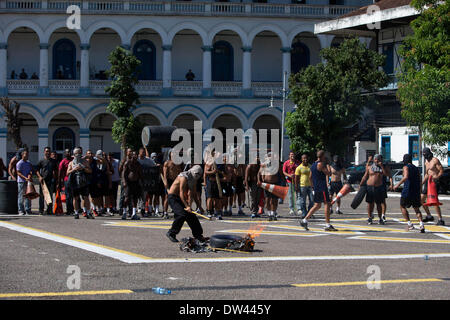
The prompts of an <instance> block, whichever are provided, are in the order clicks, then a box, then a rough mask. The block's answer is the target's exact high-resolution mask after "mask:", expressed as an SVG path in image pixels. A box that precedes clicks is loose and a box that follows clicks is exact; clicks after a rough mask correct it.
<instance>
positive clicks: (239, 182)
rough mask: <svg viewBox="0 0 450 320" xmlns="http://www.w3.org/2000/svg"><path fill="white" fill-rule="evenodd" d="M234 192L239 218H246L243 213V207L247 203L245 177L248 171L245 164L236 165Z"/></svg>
mask: <svg viewBox="0 0 450 320" xmlns="http://www.w3.org/2000/svg"><path fill="white" fill-rule="evenodd" d="M233 170H234V181H233V184H234V190H235V194H236V197H237V201H238V207H239V209H238V215H239V216H245V214H244V211H242V205H243V204H244V202H245V184H244V177H245V171H246V165H245V164H243V163H242V164H235V165H234V168H233Z"/></svg>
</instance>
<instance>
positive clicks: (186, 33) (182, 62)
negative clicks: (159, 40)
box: [172, 29, 203, 80]
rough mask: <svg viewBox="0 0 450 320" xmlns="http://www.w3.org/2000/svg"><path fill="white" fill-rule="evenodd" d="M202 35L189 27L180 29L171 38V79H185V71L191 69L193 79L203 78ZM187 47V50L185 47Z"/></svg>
mask: <svg viewBox="0 0 450 320" xmlns="http://www.w3.org/2000/svg"><path fill="white" fill-rule="evenodd" d="M202 45H203V43H202V37H201V36H200V35H199V34H198V33H197V32H196V31H195V30H190V29H184V30H180V31H179V32H177V33H176V34H175V35H174V36H173V40H172V79H173V80H186V73H187V72H188V70H192V72H193V73H194V75H195V78H194V80H202V78H203V74H202V73H203V52H202ZM187 47H189V48H190V49H189V50H186V48H187Z"/></svg>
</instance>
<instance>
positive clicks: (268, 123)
mask: <svg viewBox="0 0 450 320" xmlns="http://www.w3.org/2000/svg"><path fill="white" fill-rule="evenodd" d="M252 127H253V129H255V130H256V132H257V136H258V145H259V147H264V146H262V145H261V132H260V131H259V130H260V129H267V136H266V137H267V140H266V141H267V148H268V149H271V144H272V138H271V132H272V130H278V132H279V137H280V143H281V139H282V134H281V123H280V119H279V118H277V117H275V116H274V115H271V114H262V115H260V116H259V117H258V118H256V119H255V121H254V122H253V126H252ZM280 145H281V144H280Z"/></svg>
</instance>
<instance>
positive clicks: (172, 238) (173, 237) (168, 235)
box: [166, 231, 179, 242]
mask: <svg viewBox="0 0 450 320" xmlns="http://www.w3.org/2000/svg"><path fill="white" fill-rule="evenodd" d="M166 237H167V238H169V240H170V241H172V242H179V241H178V239H177V238H175V235H174V234H172V233H170V231H168V232H167V233H166Z"/></svg>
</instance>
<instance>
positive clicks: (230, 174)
mask: <svg viewBox="0 0 450 320" xmlns="http://www.w3.org/2000/svg"><path fill="white" fill-rule="evenodd" d="M228 162H229V161H228V155H225V154H224V155H223V169H224V170H223V172H224V182H223V186H222V188H223V189H224V191H225V195H224V197H223V209H224V214H225V215H227V216H231V215H233V209H232V206H233V180H234V179H235V178H234V165H232V164H229V163H228ZM227 206H228V208H227Z"/></svg>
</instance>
